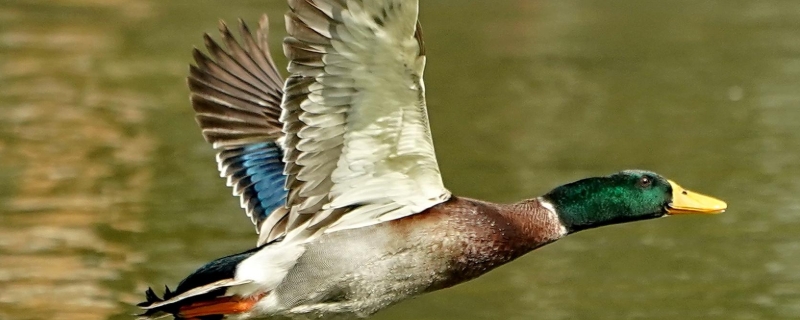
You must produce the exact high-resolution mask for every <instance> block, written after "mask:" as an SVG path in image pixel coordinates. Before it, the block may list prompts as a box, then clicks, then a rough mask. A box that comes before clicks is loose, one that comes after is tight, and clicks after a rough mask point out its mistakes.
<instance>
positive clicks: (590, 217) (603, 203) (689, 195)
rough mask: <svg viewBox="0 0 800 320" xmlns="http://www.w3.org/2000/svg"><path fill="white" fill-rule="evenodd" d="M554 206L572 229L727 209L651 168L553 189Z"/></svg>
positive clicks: (548, 198)
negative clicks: (651, 170) (652, 170)
mask: <svg viewBox="0 0 800 320" xmlns="http://www.w3.org/2000/svg"><path fill="white" fill-rule="evenodd" d="M543 198H544V200H545V201H547V202H549V203H550V204H552V205H553V208H554V209H555V211H556V213H557V214H558V216H559V218H560V219H561V222H562V223H563V224H564V226H565V227H566V228H567V230H569V232H577V231H580V230H585V229H590V228H595V227H600V226H604V225H609V224H615V223H623V222H630V221H636V220H644V219H652V218H658V217H663V216H666V215H675V214H692V213H696V214H715V213H721V212H724V211H725V209H726V208H727V204H725V202H723V201H721V200H718V199H715V198H712V197H709V196H705V195H702V194H699V193H694V192H691V191H688V190H686V189H683V188H681V187H680V186H679V185H678V184H676V183H675V182H673V181H670V180H667V179H666V178H664V177H662V176H660V175H658V174H656V173H654V172H649V171H641V170H627V171H622V172H619V173H615V174H612V175H610V176H606V177H595V178H587V179H583V180H579V181H576V182H573V183H570V184H566V185H563V186H560V187H558V188H555V189H553V191H550V192H549V193H547V194H546V195H544V197H543Z"/></svg>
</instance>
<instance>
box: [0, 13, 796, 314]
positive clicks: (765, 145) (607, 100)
mask: <svg viewBox="0 0 800 320" xmlns="http://www.w3.org/2000/svg"><path fill="white" fill-rule="evenodd" d="M284 10H285V4H284V3H283V2H282V1H237V2H235V3H230V4H222V2H218V1H211V0H204V1H156V0H127V1H122V0H102V1H101V0H64V1H58V2H54V1H36V0H28V1H20V0H5V1H4V2H3V3H2V4H1V5H0V111H2V112H0V212H2V214H1V215H0V222H2V223H0V319H68V320H71V319H86V320H91V319H107V318H115V319H129V318H130V316H129V314H131V313H133V312H135V308H133V307H132V306H131V304H133V303H135V302H137V301H139V300H140V298H141V295H140V293H141V292H142V291H143V290H144V289H145V288H146V287H147V286H148V285H153V284H155V285H158V284H161V283H170V284H174V283H176V282H177V281H178V280H180V279H181V278H182V277H183V276H185V275H186V274H187V272H190V271H192V270H194V268H195V267H197V266H199V265H200V264H202V263H204V262H205V261H207V260H210V259H212V258H215V257H218V256H221V255H225V254H228V253H232V252H238V251H241V250H243V249H246V248H248V247H250V246H252V245H253V244H254V242H255V236H254V234H253V228H252V226H250V225H249V221H247V219H246V218H244V216H243V215H242V214H241V212H240V210H239V209H238V205H237V203H236V199H234V198H233V197H231V196H230V195H229V191H228V190H226V189H225V187H224V183H223V181H222V180H221V179H219V178H217V173H216V171H215V165H214V163H213V153H212V150H211V149H210V147H209V146H207V145H206V144H205V142H203V140H202V138H201V137H200V134H199V130H198V129H197V127H196V125H195V123H194V120H193V119H192V111H191V109H190V107H189V104H188V99H187V95H188V91H187V89H186V86H185V82H184V77H185V76H186V73H187V64H188V63H189V62H190V49H191V48H192V46H193V45H194V46H201V45H202V40H201V37H200V35H201V34H202V32H216V31H215V29H216V21H217V19H218V18H223V19H226V20H228V21H234V19H235V18H236V17H243V18H244V19H245V20H247V21H250V22H251V23H254V22H255V21H256V19H257V17H258V16H259V15H260V14H261V13H262V12H268V13H270V15H271V16H272V17H273V21H275V22H280V21H281V19H279V17H280V14H282V13H283V11H284ZM422 10H423V13H422V22H423V25H424V26H425V36H426V40H427V49H428V57H429V58H428V66H429V67H428V69H427V71H426V82H427V87H428V102H429V108H430V117H431V122H432V127H433V130H434V135H435V142H436V147H437V152H438V156H439V162H440V165H441V167H442V171H443V174H444V175H445V183H446V185H447V186H448V187H449V188H450V189H451V190H452V191H453V192H454V193H456V194H461V195H465V196H471V197H477V198H483V199H487V200H493V201H513V200H517V199H520V198H526V197H532V196H536V195H539V194H541V193H543V192H546V191H547V190H549V189H550V188H552V187H554V186H556V185H558V184H560V183H564V182H568V181H571V180H574V179H577V178H581V177H585V176H590V175H602V174H607V173H610V172H614V171H617V170H620V169H624V168H646V169H651V170H655V171H658V172H661V173H663V174H664V175H666V176H668V177H670V178H672V179H674V180H677V181H678V182H680V183H681V184H683V185H684V186H686V187H688V188H691V189H696V190H698V191H702V192H704V193H708V194H712V195H715V196H718V197H720V198H723V199H725V200H727V201H728V203H729V206H730V209H729V212H727V213H725V214H723V215H720V216H714V217H680V218H670V219H662V220H657V221H647V222H641V223H634V224H628V225H620V226H613V227H607V228H601V229H596V230H591V231H587V232H584V233H581V234H577V235H574V236H570V237H569V238H567V239H564V240H562V241H560V242H558V243H556V244H554V245H551V246H548V247H545V248H543V249H540V250H537V251H536V252H534V253H532V254H529V255H528V256H525V257H524V258H522V259H520V260H518V261H516V262H514V263H511V264H509V265H507V266H504V267H502V268H500V269H498V270H496V271H494V272H492V273H490V274H489V275H487V276H485V277H482V278H480V279H478V280H476V281H473V282H470V283H468V284H464V285H460V286H457V287H455V288H452V289H448V290H444V291H441V292H437V293H434V294H430V295H426V296H422V297H420V298H417V299H414V300H412V301H409V302H405V303H402V304H400V305H398V306H395V307H393V308H390V309H388V310H386V311H385V312H382V313H380V314H379V315H378V316H376V319H385V320H391V319H797V318H800V237H798V236H797V235H798V234H800V198H799V197H798V195H800V180H798V177H800V90H798V88H800V37H798V34H800V2H796V1H781V0H771V1H739V0H731V1H698V0H692V1H688V0H686V1H672V0H671V1H658V0H648V1H638V0H614V1H589V0H559V1H533V0H516V1H512V0H507V1H464V2H463V3H461V2H459V4H458V5H453V2H451V1H444V0H437V1H434V0H430V1H425V2H424V3H423V8H422ZM275 26H276V27H275V28H274V29H273V33H272V35H273V39H272V40H273V43H274V49H275V52H276V53H277V52H279V49H278V48H279V46H278V45H279V42H280V38H281V37H282V36H283V35H284V33H283V31H282V30H281V29H282V27H279V26H278V25H277V24H276V25H275ZM279 64H285V61H284V60H283V59H280V61H279Z"/></svg>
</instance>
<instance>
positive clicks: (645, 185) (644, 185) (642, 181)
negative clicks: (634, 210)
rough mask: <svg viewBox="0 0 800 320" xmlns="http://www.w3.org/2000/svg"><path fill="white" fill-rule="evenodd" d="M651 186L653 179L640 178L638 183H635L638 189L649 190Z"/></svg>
mask: <svg viewBox="0 0 800 320" xmlns="http://www.w3.org/2000/svg"><path fill="white" fill-rule="evenodd" d="M652 184H653V179H650V177H641V178H640V179H639V182H638V183H636V185H637V186H639V188H649V187H650V186H651V185H652Z"/></svg>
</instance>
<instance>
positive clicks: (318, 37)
mask: <svg viewBox="0 0 800 320" xmlns="http://www.w3.org/2000/svg"><path fill="white" fill-rule="evenodd" d="M289 5H290V7H291V11H290V12H289V13H287V15H286V29H287V31H288V33H289V35H290V36H289V37H287V38H286V39H285V40H284V52H285V54H286V56H287V58H289V60H290V63H289V72H291V73H292V75H291V77H289V79H287V81H286V84H285V86H284V91H285V92H286V95H285V96H284V99H283V103H282V108H283V110H282V115H281V121H282V122H283V132H284V134H285V137H286V138H285V141H284V150H285V156H284V162H285V163H286V168H285V171H284V173H285V174H286V175H287V183H286V186H287V188H288V189H289V195H288V199H287V206H288V207H289V208H290V213H289V215H288V218H287V219H288V220H287V221H272V223H268V224H265V225H264V226H263V228H269V229H268V230H265V229H262V232H261V234H262V237H263V235H271V236H269V237H270V238H272V237H274V236H276V235H278V234H284V233H288V235H289V236H292V235H293V234H308V230H312V232H318V231H324V232H331V231H336V230H342V229H350V228H358V227H363V226H367V225H371V224H376V223H380V222H383V221H388V220H393V219H398V218H402V217H405V216H408V215H412V214H414V213H418V212H421V211H423V210H425V209H427V208H429V207H431V206H433V205H435V204H438V203H440V202H443V201H445V200H447V199H448V198H449V197H450V192H449V191H447V189H445V188H444V185H443V183H442V178H441V174H440V172H439V167H438V164H437V163H436V156H435V154H434V150H433V142H432V141H431V134H430V129H429V126H428V116H427V111H426V108H425V89H424V84H423V81H422V73H423V69H424V67H425V56H424V48H423V44H422V36H421V30H420V29H419V23H418V22H417V16H418V11H419V2H418V0H349V1H345V0H290V1H289ZM276 220H277V219H276ZM268 221H269V220H268ZM295 230H296V232H295ZM276 231H277V232H276ZM293 232H294V233H293ZM266 240H268V239H266V238H263V239H261V242H264V241H266Z"/></svg>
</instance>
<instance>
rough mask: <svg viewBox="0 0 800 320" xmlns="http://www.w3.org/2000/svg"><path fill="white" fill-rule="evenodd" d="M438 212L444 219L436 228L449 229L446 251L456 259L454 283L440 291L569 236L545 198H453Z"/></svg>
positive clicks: (452, 267) (451, 279) (451, 280)
mask: <svg viewBox="0 0 800 320" xmlns="http://www.w3.org/2000/svg"><path fill="white" fill-rule="evenodd" d="M432 209H433V210H432V212H431V213H432V215H431V216H438V217H439V218H440V219H443V220H440V221H438V222H436V223H435V224H432V225H433V226H434V228H436V229H438V228H444V229H445V230H446V231H444V232H445V233H446V234H445V235H444V236H443V237H441V238H442V239H448V241H446V243H447V244H443V246H442V248H443V249H445V250H444V251H445V252H448V254H449V255H450V256H449V257H448V258H449V259H450V261H451V265H450V266H449V269H450V276H449V279H448V281H446V282H444V283H442V284H440V285H441V286H437V287H436V289H440V288H442V287H447V286H451V285H454V284H457V283H460V282H463V281H467V280H470V279H473V278H475V277H478V276H480V275H482V274H484V273H486V272H488V271H489V270H492V269H494V268H496V267H499V266H501V265H503V264H505V263H507V262H509V261H511V260H514V259H516V258H518V257H520V256H522V255H524V254H525V253H528V252H530V251H531V250H534V249H536V248H538V247H541V246H543V245H546V244H548V243H551V242H553V241H556V240H558V239H560V238H561V237H563V236H565V235H566V234H567V229H566V228H565V227H564V225H563V224H562V223H561V221H560V220H559V218H558V216H557V215H556V213H555V212H554V210H553V208H552V207H551V206H550V205H549V204H548V203H546V202H542V201H541V200H540V199H530V200H525V201H521V202H519V203H515V204H494V203H487V202H482V201H478V200H472V199H465V198H456V197H453V199H451V200H449V201H448V202H445V203H442V204H441V205H439V206H437V207H434V208H432ZM437 213H438V214H437ZM440 230H441V229H440ZM428 231H431V230H428ZM439 233H441V232H439Z"/></svg>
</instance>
